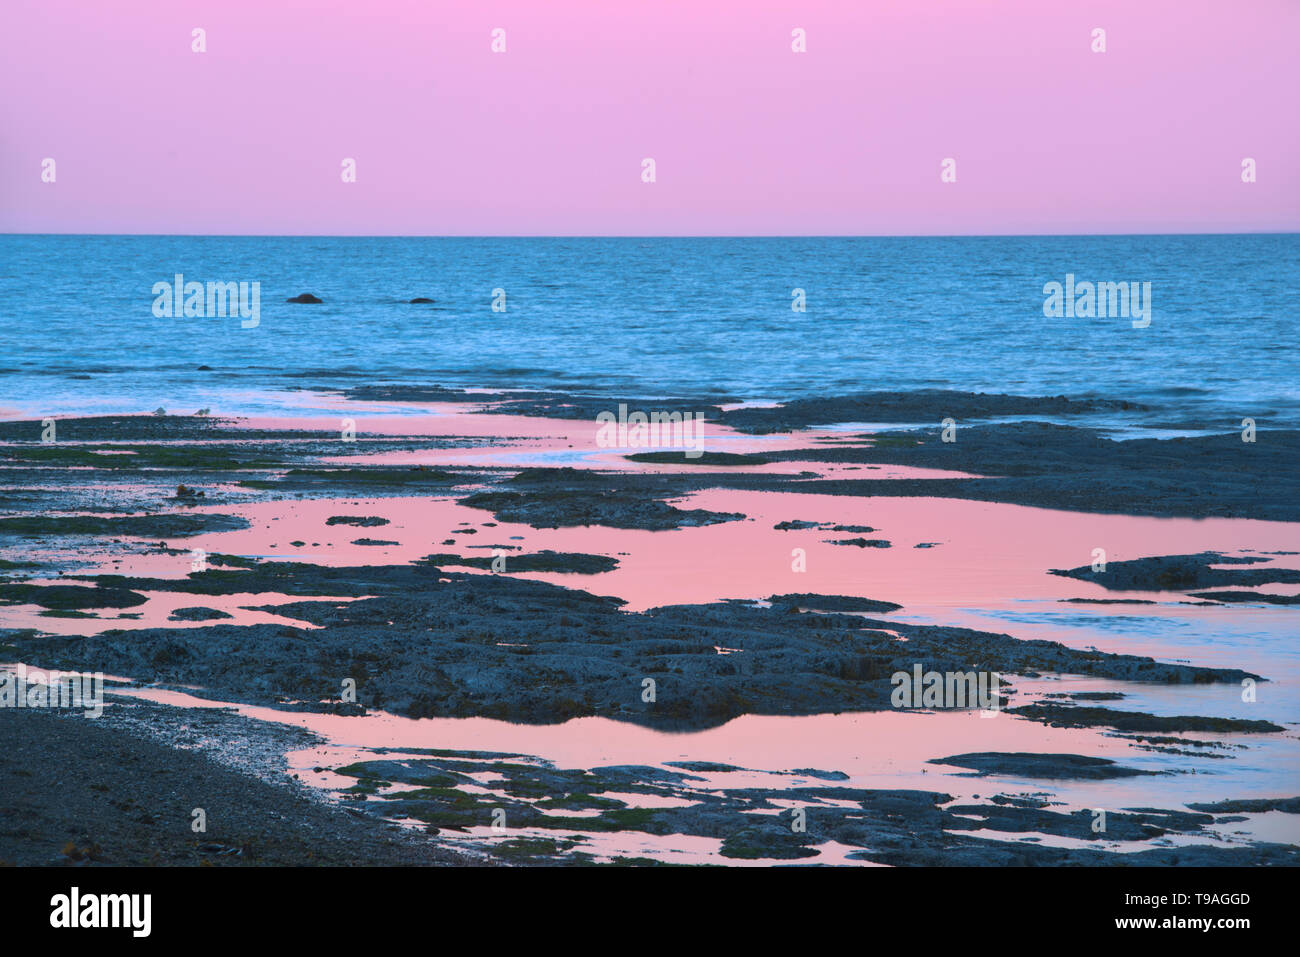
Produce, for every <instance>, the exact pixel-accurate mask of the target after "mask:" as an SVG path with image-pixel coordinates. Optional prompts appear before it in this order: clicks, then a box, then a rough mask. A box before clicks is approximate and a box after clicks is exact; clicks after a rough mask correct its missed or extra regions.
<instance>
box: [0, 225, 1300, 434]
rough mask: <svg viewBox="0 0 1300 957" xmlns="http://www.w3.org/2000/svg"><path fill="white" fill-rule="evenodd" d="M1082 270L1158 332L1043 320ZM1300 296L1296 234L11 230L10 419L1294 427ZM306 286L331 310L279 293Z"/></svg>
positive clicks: (6, 294) (6, 271)
mask: <svg viewBox="0 0 1300 957" xmlns="http://www.w3.org/2000/svg"><path fill="white" fill-rule="evenodd" d="M177 273H181V274H183V275H184V277H185V279H186V280H187V281H199V282H205V283H206V282H209V281H213V282H231V281H233V282H241V281H242V282H250V283H251V282H258V283H260V303H259V306H260V321H259V323H258V325H257V326H256V327H255V328H248V329H245V328H242V327H241V323H240V320H239V319H238V318H229V317H227V318H220V317H211V318H168V317H164V318H159V317H156V316H155V315H154V311H153V304H154V298H155V296H154V292H153V287H154V284H155V283H159V282H167V283H170V282H172V280H173V277H174V276H175V274H177ZM1067 274H1073V275H1074V276H1075V277H1076V281H1083V280H1088V281H1093V282H1099V281H1100V282H1138V283H1147V282H1149V283H1150V284H1151V293H1150V306H1151V322H1150V325H1149V326H1148V327H1147V328H1134V327H1133V325H1132V321H1131V320H1130V319H1127V318H1123V317H1106V318H1102V317H1096V318H1080V317H1076V318H1047V317H1045V316H1044V299H1045V298H1046V297H1045V294H1044V291H1043V287H1044V285H1045V284H1046V283H1049V282H1053V281H1055V282H1060V283H1062V284H1064V283H1065V281H1066V275H1067ZM1298 287H1300V235H1293V234H1288V235H1240V236H1236V235H1234V236H1112V237H1064V236H1063V237H987V238H980V237H974V238H792V239H782V238H753V239H742V238H718V239H697V238H692V239H653V238H652V239H636V238H616V239H609V238H589V239H531V238H529V239H524V238H520V239H487V238H479V239H475V238H445V239H437V238H350V237H336V238H310V237H304V238H290V237H182V236H25V235H6V236H0V323H2V324H3V330H4V335H3V339H0V415H4V416H6V417H13V416H16V415H45V414H74V413H85V412H141V411H152V410H153V409H155V408H157V407H158V406H163V407H165V408H167V409H169V410H172V411H183V412H189V411H193V410H194V409H197V408H199V407H209V408H211V409H212V411H213V412H214V413H219V414H240V413H250V414H251V413H258V412H269V411H275V412H278V413H280V414H283V413H284V412H285V411H286V410H285V409H283V408H275V407H274V406H275V401H274V399H273V398H272V399H270V400H268V398H267V393H268V392H271V393H273V392H276V391H278V390H282V389H285V388H294V387H297V388H311V387H316V386H348V385H354V384H360V383H419V384H440V385H445V386H467V387H493V388H498V387H516V388H553V387H558V388H570V389H576V388H593V389H600V390H606V391H618V392H621V393H623V394H626V395H635V396H654V395H665V394H703V393H724V394H727V395H730V396H735V397H737V398H739V399H743V400H749V401H775V400H783V399H789V398H793V397H798V396H807V395H831V394H837V393H844V392H850V391H861V390H874V389H886V390H908V389H917V388H950V389H961V390H976V391H997V392H1012V393H1023V394H1031V395H1062V394H1063V395H1069V396H1072V397H1074V396H1104V397H1110V398H1125V399H1131V400H1135V401H1139V402H1146V403H1151V404H1155V405H1158V406H1160V408H1161V410H1162V411H1161V413H1160V415H1159V416H1158V417H1156V418H1155V419H1152V421H1151V424H1152V425H1157V424H1168V425H1174V426H1180V425H1190V424H1192V423H1196V424H1199V425H1200V426H1201V427H1212V428H1219V427H1220V426H1221V427H1222V428H1223V429H1224V430H1228V429H1232V428H1236V427H1239V423H1240V420H1241V418H1242V417H1243V416H1247V415H1249V416H1252V417H1253V418H1255V419H1257V420H1258V421H1259V422H1260V423H1261V424H1274V425H1279V424H1286V425H1290V426H1293V427H1294V426H1295V425H1297V424H1300V375H1297V372H1298V371H1300V369H1298V366H1300V360H1298V359H1297V356H1300V349H1297V346H1298V345H1300V324H1298V322H1297V315H1296V312H1297V304H1298V303H1300V296H1297V288H1298ZM796 288H798V289H802V290H804V292H805V296H806V311H805V312H802V313H800V312H795V311H794V310H792V308H791V304H792V301H793V290H795V289H796ZM494 290H504V293H505V306H506V308H505V311H504V312H498V311H493V309H492V304H493V301H494ZM300 292H313V293H315V294H317V295H318V296H320V297H321V298H322V299H324V300H325V301H324V304H322V305H296V304H288V303H286V302H285V301H284V300H285V299H286V298H288V297H290V296H295V295H297V294H298V293H300ZM417 296H425V297H429V298H432V299H434V300H436V302H435V304H434V305H432V306H429V305H411V304H409V303H408V302H407V300H409V299H411V298H414V297H417ZM498 301H499V297H498ZM200 365H206V366H209V367H211V370H212V371H198V366H200Z"/></svg>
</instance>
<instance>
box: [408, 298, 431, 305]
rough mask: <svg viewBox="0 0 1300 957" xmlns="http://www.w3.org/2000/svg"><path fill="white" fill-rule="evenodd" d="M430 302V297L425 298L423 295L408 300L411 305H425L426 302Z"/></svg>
mask: <svg viewBox="0 0 1300 957" xmlns="http://www.w3.org/2000/svg"><path fill="white" fill-rule="evenodd" d="M432 303H433V300H432V299H426V298H424V296H416V297H415V298H414V299H412V300H410V304H411V305H412V306H418V305H426V304H430V305H431V304H432Z"/></svg>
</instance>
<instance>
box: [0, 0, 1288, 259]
mask: <svg viewBox="0 0 1300 957" xmlns="http://www.w3.org/2000/svg"><path fill="white" fill-rule="evenodd" d="M0 24H2V25H3V26H2V28H0V90H3V93H0V231H3V232H105V233H116V232H144V233H153V232H158V233H199V234H204V233H225V234H231V233H233V234H242V233H272V234H286V233H287V234H299V233H304V234H401V235H408V234H410V235H444V234H453V235H463V234H480V235H537V234H541V235H604V234H623V235H658V234H668V235H693V234H708V235H750V234H758V235H762V234H781V235H789V234H803V235H809V234H813V235H817V234H935V233H938V234H952V233H1070V232H1084V233H1087V232H1184V231H1185V232H1237V231H1295V230H1297V229H1300V123H1297V120H1296V117H1297V116H1300V102H1297V101H1298V100H1300V57H1297V56H1296V54H1295V51H1296V49H1297V48H1298V47H1300V3H1296V2H1295V0H1250V2H1248V3H1229V2H1197V0H1142V2H1132V0H1125V2H1109V0H1103V2H1097V0H1093V2H1088V3H1077V2H1070V0H1053V2H1050V3H1048V2H1043V0H998V2H975V0H967V2H962V0H889V2H871V0H801V2H795V0H787V2H785V3H774V2H768V0H753V2H740V0H717V2H712V3H710V2H707V0H690V2H687V0H600V2H597V0H547V2H544V3H543V2H537V0H530V2H482V0H475V2H469V0H461V2H454V3H453V2H434V0H364V2H363V0H355V2H352V0H350V2H340V0H315V2H307V0H212V2H193V0H175V2H166V3H160V2H157V0H119V2H113V3H86V2H84V0H82V2H72V0H6V3H5V5H4V8H3V13H0ZM194 27H202V28H204V29H205V30H206V31H207V52H206V53H203V54H196V53H192V52H191V49H190V45H191V30H192V29H193V28H194ZM494 27H502V28H504V29H505V30H506V31H507V33H506V37H507V51H508V52H506V53H505V54H493V53H492V52H491V51H490V43H491V36H490V34H491V31H492V29H493V28H494ZM795 27H802V28H804V29H805V30H806V31H807V37H808V41H807V42H808V52H807V53H805V54H795V53H793V52H791V49H790V41H791V30H792V29H793V28H795ZM1094 27H1103V28H1105V30H1106V31H1107V48H1108V49H1107V52H1106V53H1104V54H1095V53H1093V52H1091V50H1090V43H1091V32H1092V30H1093V28H1094ZM46 157H51V158H53V159H55V161H56V163H57V181H56V182H55V183H54V184H47V183H42V182H41V162H42V160H43V159H44V158H46ZM345 157H352V158H355V159H356V161H357V172H358V181H357V182H356V183H354V184H345V183H343V182H342V181H341V179H340V175H339V174H340V169H341V166H340V164H341V162H342V160H343V159H344V158H345ZM644 157H653V158H654V159H655V161H656V163H657V176H658V181H657V182H656V183H654V184H653V185H647V184H645V183H642V182H641V175H640V174H641V160H642V159H643V158H644ZM945 157H955V158H956V160H957V164H958V165H957V171H958V177H957V182H956V183H955V184H943V183H941V182H940V181H939V168H940V163H941V161H942V160H943V159H944V158H945ZM1244 157H1252V158H1254V159H1255V160H1256V161H1257V164H1258V182H1256V183H1254V184H1249V185H1248V184H1244V183H1242V182H1241V161H1242V159H1243V158H1244Z"/></svg>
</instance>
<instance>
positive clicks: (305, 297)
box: [285, 292, 325, 303]
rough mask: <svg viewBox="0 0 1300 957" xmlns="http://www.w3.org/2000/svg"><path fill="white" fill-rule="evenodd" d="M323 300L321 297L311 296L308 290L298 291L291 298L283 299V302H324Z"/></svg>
mask: <svg viewBox="0 0 1300 957" xmlns="http://www.w3.org/2000/svg"><path fill="white" fill-rule="evenodd" d="M324 301H325V300H324V299H321V298H319V297H318V296H313V295H312V294H311V293H309V292H300V293H298V295H296V296H294V297H293V298H292V299H286V300H285V302H302V303H315V302H324Z"/></svg>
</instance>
